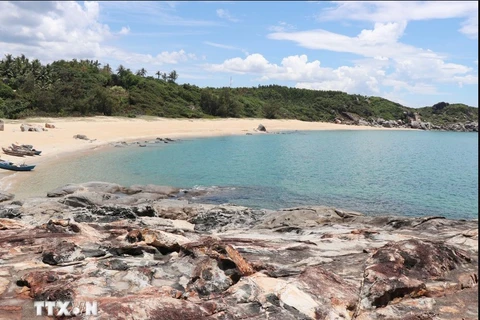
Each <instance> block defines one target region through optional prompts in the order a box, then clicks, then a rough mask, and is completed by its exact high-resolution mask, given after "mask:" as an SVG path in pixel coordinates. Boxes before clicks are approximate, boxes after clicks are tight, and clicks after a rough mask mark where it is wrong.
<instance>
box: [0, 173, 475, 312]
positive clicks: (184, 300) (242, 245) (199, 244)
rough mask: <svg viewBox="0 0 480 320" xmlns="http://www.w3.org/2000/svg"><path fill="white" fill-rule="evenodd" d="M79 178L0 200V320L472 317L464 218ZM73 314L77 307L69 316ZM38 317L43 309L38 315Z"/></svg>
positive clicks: (469, 237)
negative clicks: (244, 203)
mask: <svg viewBox="0 0 480 320" xmlns="http://www.w3.org/2000/svg"><path fill="white" fill-rule="evenodd" d="M198 192H199V191H195V190H179V189H176V188H170V187H159V186H152V185H149V186H132V187H129V188H126V187H122V186H119V185H116V184H110V183H101V182H92V183H86V184H82V185H67V186H65V187H62V188H59V189H57V190H53V191H52V192H50V193H48V197H46V198H32V199H28V200H25V201H15V200H12V199H11V195H8V194H7V195H5V196H3V197H2V199H3V200H4V201H3V202H2V204H0V319H8V320H10V319H35V318H36V315H35V312H36V309H35V308H34V304H33V303H34V301H45V300H47V301H59V300H62V301H74V302H75V303H76V304H79V303H81V302H85V301H87V302H91V301H96V302H97V303H98V315H97V316H90V317H88V319H109V320H110V319H137V320H138V319H150V320H155V319H278V320H285V319H292V320H293V319H359V320H360V319H365V320H366V319H432V320H433V319H458V320H460V319H478V268H477V267H478V221H464V220H461V221H459V220H448V219H444V218H442V217H419V218H407V217H395V216H382V217H380V216H364V215H362V214H360V213H356V212H347V211H343V210H338V209H334V208H326V207H301V208H291V209H283V210H278V211H269V210H254V209H250V208H245V207H237V206H232V205H207V204H192V203H190V202H189V199H190V198H191V197H194V196H195V197H196V196H199V195H201V194H199V193H198ZM82 312H84V311H82ZM43 314H44V315H46V311H45V310H43Z"/></svg>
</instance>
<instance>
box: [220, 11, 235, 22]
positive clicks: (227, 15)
mask: <svg viewBox="0 0 480 320" xmlns="http://www.w3.org/2000/svg"><path fill="white" fill-rule="evenodd" d="M217 16H218V17H219V18H222V19H225V20H228V21H231V22H239V21H240V20H239V19H237V18H235V17H234V16H232V15H231V14H230V12H228V10H225V9H217Z"/></svg>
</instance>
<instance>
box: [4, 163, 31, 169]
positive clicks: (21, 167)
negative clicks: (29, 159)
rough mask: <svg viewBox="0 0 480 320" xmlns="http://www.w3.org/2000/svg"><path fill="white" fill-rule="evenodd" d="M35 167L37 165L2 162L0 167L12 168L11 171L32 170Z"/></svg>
mask: <svg viewBox="0 0 480 320" xmlns="http://www.w3.org/2000/svg"><path fill="white" fill-rule="evenodd" d="M33 168H35V165H32V166H16V165H10V164H6V163H0V169H5V170H11V171H32V170H33Z"/></svg>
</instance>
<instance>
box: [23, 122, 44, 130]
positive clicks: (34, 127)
mask: <svg viewBox="0 0 480 320" xmlns="http://www.w3.org/2000/svg"><path fill="white" fill-rule="evenodd" d="M20 130H21V131H22V132H24V131H36V132H41V131H47V129H45V128H42V127H41V126H37V125H32V124H28V123H22V124H21V125H20Z"/></svg>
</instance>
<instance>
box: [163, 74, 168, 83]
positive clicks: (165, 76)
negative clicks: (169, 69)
mask: <svg viewBox="0 0 480 320" xmlns="http://www.w3.org/2000/svg"><path fill="white" fill-rule="evenodd" d="M167 79H168V76H167V74H166V73H165V72H164V73H162V80H163V81H167Z"/></svg>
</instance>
